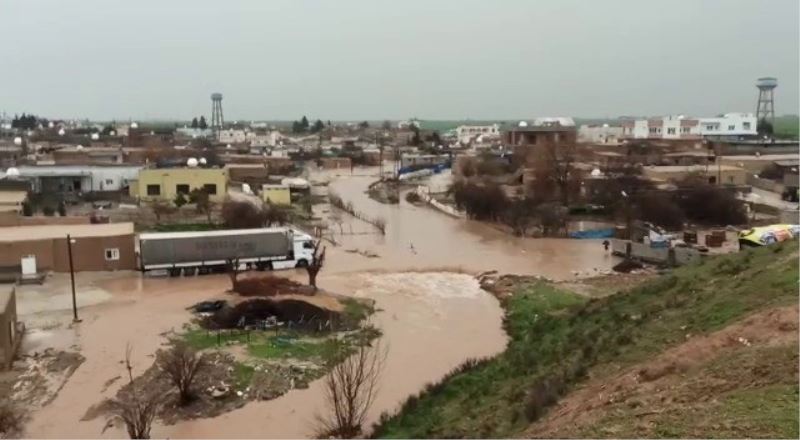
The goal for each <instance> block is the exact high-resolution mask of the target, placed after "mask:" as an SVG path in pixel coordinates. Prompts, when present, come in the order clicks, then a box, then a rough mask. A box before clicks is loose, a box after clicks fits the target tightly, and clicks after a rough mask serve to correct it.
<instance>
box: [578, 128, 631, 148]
mask: <svg viewBox="0 0 800 440" xmlns="http://www.w3.org/2000/svg"><path fill="white" fill-rule="evenodd" d="M622 132H623V128H622V126H621V125H609V124H591V125H589V124H585V125H581V126H580V128H578V142H582V143H586V144H603V145H619V144H620V143H622Z"/></svg>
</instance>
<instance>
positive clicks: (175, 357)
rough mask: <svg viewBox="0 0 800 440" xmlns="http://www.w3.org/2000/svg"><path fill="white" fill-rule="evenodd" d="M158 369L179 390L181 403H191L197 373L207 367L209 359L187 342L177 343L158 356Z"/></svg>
mask: <svg viewBox="0 0 800 440" xmlns="http://www.w3.org/2000/svg"><path fill="white" fill-rule="evenodd" d="M156 362H157V363H158V367H159V368H160V369H161V371H163V372H164V373H166V374H167V376H169V379H170V380H171V381H172V384H173V385H175V388H177V389H178V396H179V403H180V404H181V405H185V404H187V403H189V402H191V400H192V397H194V396H193V393H192V383H193V382H194V379H195V377H197V373H198V372H200V371H201V370H202V369H203V368H205V367H206V364H207V359H206V356H205V355H203V354H200V353H198V352H197V351H195V350H194V349H192V348H191V347H189V345H188V344H186V343H185V342H179V341H178V342H175V343H174V344H173V345H172V347H170V349H169V350H166V351H162V352H160V353H159V354H158V357H157V360H156Z"/></svg>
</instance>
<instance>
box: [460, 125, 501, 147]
mask: <svg viewBox="0 0 800 440" xmlns="http://www.w3.org/2000/svg"><path fill="white" fill-rule="evenodd" d="M499 136H500V125H498V124H490V125H460V126H458V127H456V138H457V139H458V142H460V143H462V144H468V143H470V142H472V141H473V140H476V139H477V138H481V137H499Z"/></svg>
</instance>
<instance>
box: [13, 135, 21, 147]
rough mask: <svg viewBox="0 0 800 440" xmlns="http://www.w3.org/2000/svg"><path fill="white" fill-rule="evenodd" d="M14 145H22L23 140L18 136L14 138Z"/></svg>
mask: <svg viewBox="0 0 800 440" xmlns="http://www.w3.org/2000/svg"><path fill="white" fill-rule="evenodd" d="M14 145H22V138H21V137H19V136H17V137H15V138H14Z"/></svg>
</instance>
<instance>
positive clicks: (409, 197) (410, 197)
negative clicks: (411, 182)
mask: <svg viewBox="0 0 800 440" xmlns="http://www.w3.org/2000/svg"><path fill="white" fill-rule="evenodd" d="M421 201H422V198H421V197H420V196H419V194H417V193H416V192H414V191H409V192H407V193H406V202H408V203H419V202H421Z"/></svg>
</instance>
